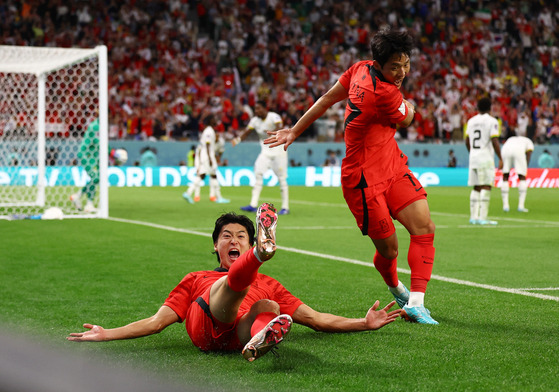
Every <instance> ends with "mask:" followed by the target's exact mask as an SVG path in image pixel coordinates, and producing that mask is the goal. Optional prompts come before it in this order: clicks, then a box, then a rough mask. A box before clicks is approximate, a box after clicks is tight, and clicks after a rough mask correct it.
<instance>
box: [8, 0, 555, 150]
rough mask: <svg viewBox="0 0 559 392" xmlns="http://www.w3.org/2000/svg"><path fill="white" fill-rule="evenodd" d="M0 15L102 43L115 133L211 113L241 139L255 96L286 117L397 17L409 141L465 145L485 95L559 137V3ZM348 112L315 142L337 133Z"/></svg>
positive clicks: (544, 137)
mask: <svg viewBox="0 0 559 392" xmlns="http://www.w3.org/2000/svg"><path fill="white" fill-rule="evenodd" d="M0 20H2V23H1V24H0V44H1V45H32V46H58V47H84V48H85V47H94V46H96V45H99V44H105V45H107V47H108V50H109V89H110V90H109V95H110V98H109V99H110V102H109V111H110V114H109V122H110V137H111V138H112V139H135V140H144V139H157V140H196V139H197V137H198V133H199V131H200V129H201V127H202V122H203V119H204V117H205V116H206V115H208V114H209V113H215V114H217V115H218V116H219V117H220V119H221V124H220V126H219V130H220V131H222V132H224V135H225V138H226V139H227V138H232V137H234V136H235V135H237V133H238V132H239V131H241V130H242V129H243V128H244V126H245V125H246V124H247V123H248V120H249V119H250V117H251V116H252V115H253V112H252V106H253V105H254V103H255V102H256V101H257V100H265V101H266V102H268V106H269V109H270V110H272V111H275V112H277V113H279V114H280V115H281V116H282V117H283V119H284V122H285V125H286V126H289V125H291V124H293V123H294V122H295V121H296V120H297V119H298V118H299V117H300V116H301V114H302V113H303V112H304V111H305V110H306V109H307V108H309V107H310V106H311V105H312V104H313V103H314V101H315V100H316V99H318V97H320V96H321V95H322V94H323V93H324V92H326V91H327V90H328V89H329V88H330V87H331V86H332V85H333V84H334V83H335V81H336V80H337V79H338V77H339V76H340V75H341V73H342V72H343V71H345V70H346V69H347V68H348V67H349V66H350V65H351V64H352V63H354V62H356V61H358V60H362V59H369V58H370V51H369V41H370V38H371V37H372V35H373V34H374V33H375V32H376V31H377V30H379V29H380V28H382V27H384V26H387V25H389V26H391V27H392V28H394V29H401V28H405V29H408V30H409V31H411V32H412V34H413V35H414V36H415V38H416V42H417V49H416V50H415V52H414V54H413V56H412V67H411V73H410V75H409V76H408V78H407V79H406V82H405V84H404V86H403V87H402V93H403V94H404V96H405V97H406V99H408V100H410V101H412V102H413V103H414V104H415V105H416V107H417V115H416V120H415V122H414V124H413V126H411V127H410V128H408V129H407V130H401V131H399V132H398V134H397V137H398V138H399V139H401V141H402V142H405V141H413V142H417V141H420V142H421V141H425V142H436V143H448V142H450V143H452V142H458V141H459V142H462V128H463V125H464V124H465V122H466V121H467V119H468V118H470V117H471V116H472V115H473V114H475V113H476V111H477V108H476V102H477V99H478V98H479V97H480V96H482V95H483V94H490V95H491V97H492V98H493V110H492V112H493V114H494V115H495V116H497V117H498V118H499V119H500V121H501V122H502V125H503V135H504V136H506V135H507V134H508V133H510V132H512V131H514V132H516V133H517V134H520V135H526V136H529V137H531V138H533V139H534V141H535V142H537V143H542V144H543V143H559V113H558V100H559V5H558V4H557V2H551V1H543V0H540V1H536V0H534V1H505V0H501V1H484V0H475V1H474V0H471V1H470V0H379V1H370V0H353V1H340V0H314V1H310V0H297V1H290V0H283V1H282V0H219V1H218V0H103V1H98V2H88V1H64V0H23V1H15V0H4V1H2V3H1V4H0ZM344 107H345V105H344V103H343V102H342V103H340V104H338V105H336V106H334V107H333V108H332V109H330V110H329V111H328V112H327V113H326V115H325V117H324V118H323V119H322V121H320V122H318V123H317V124H316V125H315V127H314V128H313V129H309V130H308V131H307V133H306V137H307V140H325V141H342V140H343V111H344ZM321 127H326V128H327V129H329V130H330V131H327V132H324V130H323V129H317V128H321ZM321 135H323V137H322V138H321V137H320V136H321ZM324 135H325V136H324Z"/></svg>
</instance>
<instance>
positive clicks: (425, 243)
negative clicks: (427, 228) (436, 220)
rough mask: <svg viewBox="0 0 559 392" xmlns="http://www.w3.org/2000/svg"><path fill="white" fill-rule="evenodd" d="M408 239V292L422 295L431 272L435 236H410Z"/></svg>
mask: <svg viewBox="0 0 559 392" xmlns="http://www.w3.org/2000/svg"><path fill="white" fill-rule="evenodd" d="M410 239H411V240H410V249H409V251H408V265H409V266H410V269H411V285H410V291H419V292H421V293H424V292H425V291H426V290H427V282H429V280H430V279H431V273H432V272H433V261H434V260H435V248H434V247H433V241H434V239H435V234H434V233H433V234H422V235H412V236H410Z"/></svg>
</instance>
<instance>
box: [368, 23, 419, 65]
mask: <svg viewBox="0 0 559 392" xmlns="http://www.w3.org/2000/svg"><path fill="white" fill-rule="evenodd" d="M414 46H415V44H414V40H413V37H412V36H411V35H410V34H409V33H408V32H407V31H395V30H391V29H389V28H388V29H382V30H379V31H378V32H377V33H376V34H375V36H374V37H373V39H372V40H371V55H372V56H373V60H375V61H376V62H378V63H379V64H380V66H381V67H383V66H384V64H386V62H387V61H388V60H389V59H390V57H392V55H394V54H405V55H407V56H408V57H411V51H412V49H413V48H414Z"/></svg>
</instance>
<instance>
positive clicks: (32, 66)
mask: <svg viewBox="0 0 559 392" xmlns="http://www.w3.org/2000/svg"><path fill="white" fill-rule="evenodd" d="M2 51H10V52H16V51H17V52H20V53H22V54H24V55H25V54H26V55H29V56H30V57H31V58H33V59H37V61H31V62H29V63H25V62H22V61H21V59H20V58H19V57H16V58H11V57H7V58H6V57H5V56H2V58H1V60H0V72H1V73H4V74H31V75H34V76H35V77H36V80H37V92H38V97H37V120H36V124H34V126H35V129H36V137H37V139H36V140H37V184H36V186H37V196H36V199H35V201H34V202H22V203H18V202H17V201H16V202H14V203H11V204H12V205H13V206H18V207H20V206H26V205H27V206H35V207H46V206H48V203H47V202H48V201H47V200H46V196H45V190H46V187H47V184H46V160H47V155H46V151H47V143H46V141H47V140H46V133H47V129H46V115H45V113H46V110H47V108H46V93H47V92H46V88H45V86H46V81H47V78H48V76H49V74H52V73H54V72H56V71H59V70H61V69H63V68H66V67H69V66H73V65H75V64H79V63H81V62H85V61H87V60H88V59H91V58H92V57H94V56H95V57H96V58H97V62H98V70H97V77H98V88H99V91H98V107H97V108H96V109H97V110H98V116H99V186H98V197H99V199H98V205H97V210H96V211H95V212H93V213H83V212H81V211H74V212H72V213H71V214H66V213H65V214H64V217H65V218H107V217H108V216H109V195H108V186H109V184H108V107H109V105H108V56H107V47H106V46H105V45H99V46H96V47H95V48H91V49H83V48H60V47H55V48H50V47H31V46H18V47H15V46H3V45H0V53H1V52H2ZM57 53H58V54H59V56H58V57H59V58H57V56H56V54H57ZM61 54H63V55H61ZM0 186H1V185H0ZM54 206H55V207H56V205H54ZM0 207H10V203H1V202H0ZM3 210H5V208H4V209H3ZM0 219H13V216H11V215H8V214H6V213H4V212H2V211H0Z"/></svg>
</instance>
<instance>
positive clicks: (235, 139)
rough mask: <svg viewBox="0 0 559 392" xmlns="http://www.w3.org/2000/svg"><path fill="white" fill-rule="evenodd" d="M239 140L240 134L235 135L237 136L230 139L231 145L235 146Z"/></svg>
mask: <svg viewBox="0 0 559 392" xmlns="http://www.w3.org/2000/svg"><path fill="white" fill-rule="evenodd" d="M240 142H241V137H240V136H237V137H235V138H233V139H231V145H232V146H233V147H235V146H236V145H237V144H239V143H240Z"/></svg>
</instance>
